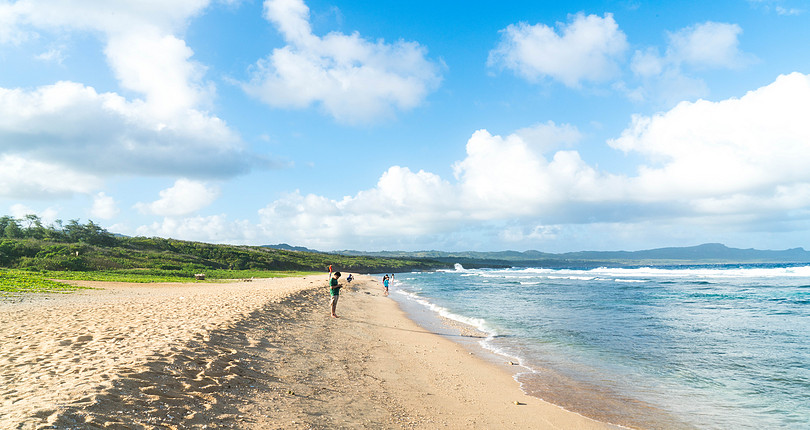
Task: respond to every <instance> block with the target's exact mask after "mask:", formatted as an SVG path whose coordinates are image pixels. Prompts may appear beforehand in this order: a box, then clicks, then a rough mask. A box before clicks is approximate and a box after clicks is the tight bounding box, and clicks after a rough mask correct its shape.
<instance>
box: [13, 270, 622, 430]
mask: <svg viewBox="0 0 810 430" xmlns="http://www.w3.org/2000/svg"><path fill="white" fill-rule="evenodd" d="M325 278H326V276H325V275H315V276H310V277H306V278H282V279H267V280H255V281H253V282H250V283H244V282H237V283H224V284H207V283H206V284H171V285H166V284H157V285H151V284H150V285H146V286H140V285H139V286H133V285H131V284H126V285H122V284H108V283H96V282H94V283H82V284H83V285H90V286H96V287H100V288H103V289H101V290H87V291H82V292H79V293H73V294H70V295H64V296H62V295H60V296H54V297H52V298H42V299H34V300H30V301H24V302H22V303H12V304H8V303H2V304H0V330H2V331H0V333H2V338H3V343H2V347H1V348H0V369H3V370H2V371H0V381H2V382H3V384H2V385H3V387H4V388H3V391H2V396H0V400H1V401H2V403H0V410H2V411H3V412H2V413H0V427H3V428H20V429H27V428H41V427H42V426H45V425H49V426H53V427H51V428H77V427H78V428H84V427H91V428H92V427H103V426H115V425H119V426H124V425H128V426H132V427H135V428H208V429H211V428H245V429H252V428H255V429H269V428H279V429H280V428H419V429H421V428H424V429H428V428H430V429H432V428H441V427H445V428H507V429H508V428H515V429H517V428H521V429H523V428H536V429H546V428H547V429H554V428H584V429H604V428H619V427H617V426H611V425H608V424H603V423H600V422H597V421H594V420H591V419H588V418H585V417H583V416H581V415H578V414H575V413H573V412H569V411H566V410H563V409H562V408H559V407H557V406H555V405H552V404H550V403H547V402H544V401H542V400H540V399H538V398H535V397H531V396H528V395H526V394H524V393H523V392H522V391H521V390H520V387H519V386H518V384H517V382H516V381H515V380H514V379H513V378H512V374H511V372H510V370H511V369H504V368H501V367H499V366H497V365H496V364H494V363H491V362H490V361H487V360H486V359H484V358H482V357H478V356H476V355H474V354H472V353H470V352H469V351H468V350H466V349H465V348H464V347H463V346H461V345H460V344H457V343H455V342H453V341H451V340H449V339H448V338H447V336H442V335H441V334H437V333H434V332H431V331H429V330H426V329H424V328H422V327H420V326H419V325H417V324H416V323H415V322H414V321H412V320H410V319H409V318H408V317H407V316H406V315H405V313H404V312H403V311H402V310H401V309H400V308H399V306H398V305H397V304H396V303H395V302H394V301H393V300H391V299H389V298H387V297H383V296H382V290H381V288H380V286H379V283H378V282H377V281H376V280H374V279H373V278H371V277H369V276H357V277H356V280H355V281H354V282H352V283H351V284H349V285H348V286H347V287H345V288H344V289H343V290H342V292H341V298H340V301H339V303H338V315H340V316H341V318H338V319H333V318H330V317H329V311H328V306H327V303H328V297H327V296H328V295H327V294H326V289H325V282H326V279H325ZM344 283H345V281H344ZM515 402H517V404H516V403H515Z"/></svg>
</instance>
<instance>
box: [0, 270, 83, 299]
mask: <svg viewBox="0 0 810 430" xmlns="http://www.w3.org/2000/svg"><path fill="white" fill-rule="evenodd" d="M81 289H84V287H77V286H74V285H68V284H63V283H61V282H55V281H51V280H49V279H44V278H43V277H42V276H39V275H37V274H30V273H24V272H19V271H2V272H0V297H2V296H5V295H8V294H10V293H11V294H13V293H69V292H72V291H76V290H81Z"/></svg>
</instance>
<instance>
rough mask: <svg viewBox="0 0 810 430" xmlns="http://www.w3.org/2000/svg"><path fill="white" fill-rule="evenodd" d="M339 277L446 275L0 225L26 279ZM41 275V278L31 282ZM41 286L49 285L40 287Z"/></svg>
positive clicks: (2, 256)
mask: <svg viewBox="0 0 810 430" xmlns="http://www.w3.org/2000/svg"><path fill="white" fill-rule="evenodd" d="M329 265H332V266H333V267H334V268H335V269H336V270H340V271H343V272H355V273H383V272H403V271H411V270H430V269H437V268H443V267H447V264H446V263H439V262H437V261H433V260H427V259H413V258H410V259H408V258H383V257H368V256H345V255H337V254H325V253H318V252H300V251H291V250H282V249H274V248H267V247H258V246H235V245H214V244H208V243H201V242H189V241H182V240H174V239H163V238H156V237H152V238H147V237H121V236H116V235H113V234H112V233H110V232H108V231H106V230H105V229H103V228H101V227H99V226H98V225H96V224H94V223H93V222H92V221H89V222H88V223H87V224H79V222H78V220H70V221H69V222H68V223H67V225H63V223H62V221H60V220H57V221H56V222H55V224H54V225H50V226H44V225H43V224H42V221H41V220H40V218H39V217H37V216H36V215H26V216H25V218H23V219H22V220H18V219H14V218H12V217H9V216H4V217H2V218H0V267H6V268H9V269H15V270H16V271H14V272H9V273H16V274H18V275H19V274H20V272H19V271H27V272H29V273H31V275H30V276H29V279H40V280H42V281H45V280H46V279H75V280H97V281H99V280H108V281H125V282H167V281H168V282H176V281H189V282H190V281H194V279H195V274H198V273H203V274H205V278H206V280H212V279H244V278H267V277H278V276H299V275H303V274H307V273H313V272H324V271H325V270H326V267H327V266H329ZM34 274H36V276H34ZM43 285H44V284H43Z"/></svg>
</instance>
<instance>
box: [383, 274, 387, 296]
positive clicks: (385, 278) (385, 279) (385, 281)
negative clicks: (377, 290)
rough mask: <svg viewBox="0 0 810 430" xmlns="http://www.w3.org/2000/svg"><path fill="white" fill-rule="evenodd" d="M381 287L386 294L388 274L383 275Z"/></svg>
mask: <svg viewBox="0 0 810 430" xmlns="http://www.w3.org/2000/svg"><path fill="white" fill-rule="evenodd" d="M383 288H384V289H385V295H386V296H387V295H388V275H385V276H383Z"/></svg>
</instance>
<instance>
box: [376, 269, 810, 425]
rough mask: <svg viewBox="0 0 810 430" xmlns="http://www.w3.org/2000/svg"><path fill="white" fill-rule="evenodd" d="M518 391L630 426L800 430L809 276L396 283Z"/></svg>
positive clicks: (497, 273)
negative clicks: (497, 360) (496, 359)
mask: <svg viewBox="0 0 810 430" xmlns="http://www.w3.org/2000/svg"><path fill="white" fill-rule="evenodd" d="M391 291H392V297H394V298H395V299H396V300H398V301H400V302H403V303H406V304H410V306H412V307H413V306H417V307H421V308H423V309H427V310H429V311H430V312H431V313H437V314H441V315H442V316H445V317H448V318H451V319H455V320H457V321H460V322H463V323H466V324H470V325H473V326H476V327H477V328H479V329H480V330H482V331H484V332H485V333H487V335H488V336H487V337H486V339H485V340H482V341H481V346H483V347H484V348H486V349H488V350H489V351H492V352H494V353H496V354H498V356H500V357H503V359H504V361H505V360H510V361H515V362H517V363H519V364H520V366H514V367H513V369H512V370H515V372H516V376H515V379H516V380H517V381H518V382H519V383H520V384H521V386H522V388H523V389H524V391H526V392H527V393H529V394H532V395H534V396H537V397H540V398H543V399H545V400H547V401H550V402H552V403H555V404H558V405H560V406H562V407H565V408H566V409H569V410H572V411H576V412H579V413H582V414H583V415H586V416H591V417H594V418H597V419H600V420H603V421H607V422H612V423H615V424H622V425H627V426H631V427H637V428H701V429H703V428H708V429H714V428H716V429H731V428H789V429H810V266H798V267H784V266H782V267H779V266H744V267H739V266H734V267H731V266H718V267H710V268H705V267H662V268H654V267H653V268H651V267H644V268H635V269H611V268H599V269H593V270H567V269H565V270H560V269H498V270H464V269H463V268H461V267H460V266H457V270H455V271H443V272H425V273H403V274H398V275H397V276H396V278H395V282H394V284H393V286H392V290H391Z"/></svg>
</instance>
